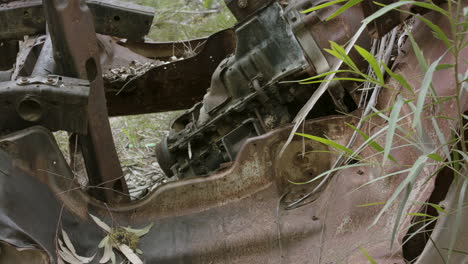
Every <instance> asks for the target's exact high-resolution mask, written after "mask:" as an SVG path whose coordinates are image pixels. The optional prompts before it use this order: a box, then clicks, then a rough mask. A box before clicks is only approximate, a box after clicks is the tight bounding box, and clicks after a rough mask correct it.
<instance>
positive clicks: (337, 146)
mask: <svg viewBox="0 0 468 264" xmlns="http://www.w3.org/2000/svg"><path fill="white" fill-rule="evenodd" d="M296 135H298V136H302V137H305V138H308V139H312V140H315V141H318V142H320V143H322V144H325V145H327V146H330V147H332V148H335V149H337V150H341V151H343V152H346V153H347V154H349V155H350V156H354V151H352V150H351V149H349V148H347V147H345V146H343V145H341V144H339V143H336V142H334V141H332V140H329V139H326V138H322V137H316V136H312V135H307V134H301V133H296Z"/></svg>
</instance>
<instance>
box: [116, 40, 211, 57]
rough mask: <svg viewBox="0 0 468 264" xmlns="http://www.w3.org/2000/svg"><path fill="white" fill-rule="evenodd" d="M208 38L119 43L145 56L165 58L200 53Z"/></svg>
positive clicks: (122, 41) (123, 41)
mask: <svg viewBox="0 0 468 264" xmlns="http://www.w3.org/2000/svg"><path fill="white" fill-rule="evenodd" d="M208 39H209V38H208V37H206V38H197V39H191V40H186V41H176V42H154V41H145V42H134V41H128V40H121V41H119V44H120V45H122V46H124V47H126V48H128V49H130V50H131V51H133V52H135V53H137V54H140V55H143V56H145V57H147V58H151V59H158V60H167V59H170V58H171V57H172V56H176V57H191V56H194V55H196V54H198V53H200V51H201V50H203V48H204V46H205V43H206V41H208Z"/></svg>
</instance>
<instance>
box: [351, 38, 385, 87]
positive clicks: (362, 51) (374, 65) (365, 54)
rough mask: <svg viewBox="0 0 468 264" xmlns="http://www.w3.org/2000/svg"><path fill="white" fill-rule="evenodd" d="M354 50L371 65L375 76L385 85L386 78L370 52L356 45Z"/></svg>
mask: <svg viewBox="0 0 468 264" xmlns="http://www.w3.org/2000/svg"><path fill="white" fill-rule="evenodd" d="M354 48H355V49H356V50H357V52H359V54H360V55H361V56H362V57H363V58H364V59H365V60H366V61H367V62H368V63H369V65H370V66H371V67H372V70H374V72H375V75H377V78H378V80H379V81H380V82H381V83H382V84H383V83H384V82H385V81H384V76H383V74H382V71H381V70H380V65H379V63H378V62H377V60H376V59H375V58H374V56H372V54H370V52H368V51H367V50H365V49H363V48H362V47H359V46H358V45H355V46H354Z"/></svg>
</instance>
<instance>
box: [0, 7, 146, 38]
mask: <svg viewBox="0 0 468 264" xmlns="http://www.w3.org/2000/svg"><path fill="white" fill-rule="evenodd" d="M87 4H88V6H89V9H90V11H91V14H92V15H93V20H94V24H95V27H96V32H97V33H100V34H106V35H111V36H116V37H120V38H126V39H130V40H135V41H140V40H142V39H143V37H144V36H145V35H146V34H148V32H149V30H150V29H151V24H152V22H153V17H154V9H153V8H151V7H145V6H139V5H135V4H133V3H128V2H121V1H116V0H106V1H98V0H88V1H87ZM45 22H46V21H45V18H44V8H43V6H42V1H41V0H21V1H11V2H10V3H3V4H2V3H1V2H0V39H22V38H23V36H25V35H38V34H44V33H45V32H46V27H45V25H46V23H45Z"/></svg>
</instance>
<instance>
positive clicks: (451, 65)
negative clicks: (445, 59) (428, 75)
mask: <svg viewBox="0 0 468 264" xmlns="http://www.w3.org/2000/svg"><path fill="white" fill-rule="evenodd" d="M454 66H455V65H453V64H439V65H437V67H436V71H440V70H447V69H451V68H453V67H454Z"/></svg>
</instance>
